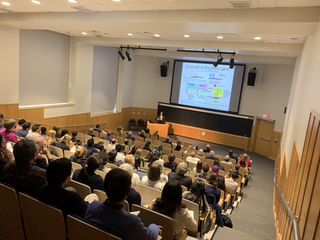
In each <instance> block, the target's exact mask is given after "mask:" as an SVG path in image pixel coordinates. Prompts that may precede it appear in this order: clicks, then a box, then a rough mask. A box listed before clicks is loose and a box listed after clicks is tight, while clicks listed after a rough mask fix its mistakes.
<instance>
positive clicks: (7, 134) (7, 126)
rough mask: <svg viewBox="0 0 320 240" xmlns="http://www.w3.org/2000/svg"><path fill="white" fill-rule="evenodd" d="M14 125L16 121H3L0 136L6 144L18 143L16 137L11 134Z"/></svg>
mask: <svg viewBox="0 0 320 240" xmlns="http://www.w3.org/2000/svg"><path fill="white" fill-rule="evenodd" d="M15 125H16V121H15V120H14V119H6V120H4V128H2V129H1V130H0V134H1V135H2V136H3V138H4V139H5V140H6V141H8V142H13V143H16V142H18V138H17V135H16V134H15V133H14V132H13V129H14V127H15Z"/></svg>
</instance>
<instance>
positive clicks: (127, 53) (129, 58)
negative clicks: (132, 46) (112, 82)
mask: <svg viewBox="0 0 320 240" xmlns="http://www.w3.org/2000/svg"><path fill="white" fill-rule="evenodd" d="M126 56H127V59H128V61H129V62H130V61H131V60H132V58H131V57H130V54H129V52H128V51H126Z"/></svg>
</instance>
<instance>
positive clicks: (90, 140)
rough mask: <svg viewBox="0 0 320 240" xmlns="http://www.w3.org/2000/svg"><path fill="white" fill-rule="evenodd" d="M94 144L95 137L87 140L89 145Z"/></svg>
mask: <svg viewBox="0 0 320 240" xmlns="http://www.w3.org/2000/svg"><path fill="white" fill-rule="evenodd" d="M93 144H94V140H93V138H90V139H89V140H88V141H87V145H88V147H92V146H93Z"/></svg>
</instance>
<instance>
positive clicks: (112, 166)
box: [106, 163, 117, 169]
mask: <svg viewBox="0 0 320 240" xmlns="http://www.w3.org/2000/svg"><path fill="white" fill-rule="evenodd" d="M106 167H107V168H111V169H114V168H117V166H116V165H114V164H112V163H107V164H106Z"/></svg>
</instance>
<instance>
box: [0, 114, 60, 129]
mask: <svg viewBox="0 0 320 240" xmlns="http://www.w3.org/2000/svg"><path fill="white" fill-rule="evenodd" d="M4 117H5V118H12V119H15V120H20V119H21V118H16V117H10V116H4ZM27 122H31V123H35V124H39V125H45V126H49V127H58V126H54V125H50V124H47V123H39V122H35V121H29V120H28V121H27Z"/></svg>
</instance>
